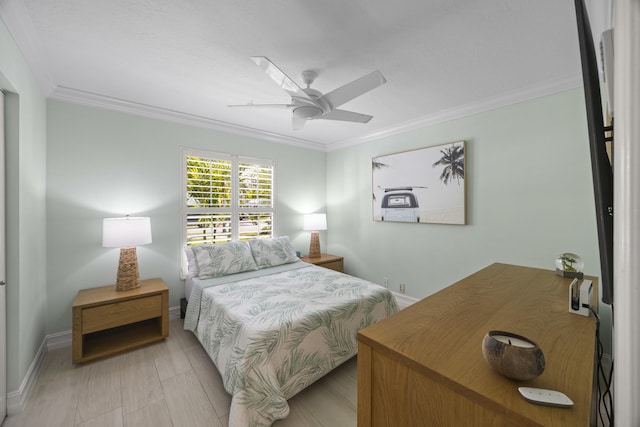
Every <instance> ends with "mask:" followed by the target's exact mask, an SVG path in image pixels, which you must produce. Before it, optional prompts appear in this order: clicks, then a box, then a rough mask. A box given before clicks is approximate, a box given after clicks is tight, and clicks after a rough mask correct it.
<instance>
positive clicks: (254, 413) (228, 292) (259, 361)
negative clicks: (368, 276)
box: [184, 238, 397, 427]
mask: <svg viewBox="0 0 640 427" xmlns="http://www.w3.org/2000/svg"><path fill="white" fill-rule="evenodd" d="M252 242H254V241H250V242H249V243H247V242H233V244H232V245H231V246H232V247H231V249H229V248H223V247H221V245H212V246H213V247H205V246H203V247H202V248H199V247H194V248H193V251H194V254H193V255H195V258H196V260H197V265H198V267H203V268H200V269H199V272H200V275H199V276H198V277H192V278H190V280H189V281H188V283H189V284H190V285H191V291H190V293H189V294H187V295H189V303H188V306H187V312H186V317H185V322H184V327H185V329H188V330H191V331H193V332H194V334H195V335H196V336H197V338H198V340H199V341H200V343H201V344H202V346H203V348H204V349H205V350H206V351H207V353H208V354H209V356H210V357H211V359H212V361H213V362H214V364H215V365H216V367H217V368H218V370H219V371H220V374H221V376H222V379H223V383H224V387H225V389H226V391H227V392H228V393H229V394H231V396H232V400H231V409H230V414H229V426H231V427H236V426H237V427H240V426H270V425H271V424H272V423H273V422H274V421H275V420H277V419H282V418H286V417H287V416H288V414H289V406H288V404H287V400H288V399H290V398H292V397H293V396H294V395H295V394H297V393H298V392H300V391H301V390H303V389H304V388H306V387H307V386H309V385H310V384H312V383H313V382H315V381H316V380H318V379H319V378H321V377H322V376H324V375H326V374H327V373H328V372H330V371H331V370H332V369H334V368H336V367H337V366H339V365H340V364H342V363H343V362H345V361H347V360H349V359H350V358H352V357H353V356H354V355H355V354H356V352H357V332H358V330H360V329H362V328H364V327H366V326H369V325H371V324H373V323H375V322H378V321H380V320H382V319H384V318H386V317H388V316H389V315H391V314H393V313H395V312H396V311H397V304H396V301H395V299H394V297H393V294H391V292H389V291H388V290H387V289H386V288H384V287H382V286H379V285H376V284H373V283H371V282H368V281H365V280H362V279H359V278H356V277H352V276H349V275H347V274H343V273H339V272H337V271H333V270H329V269H325V268H322V267H318V266H315V265H312V264H308V263H305V262H302V261H300V260H299V259H298V258H297V257H296V256H295V252H294V251H293V247H292V246H291V243H290V242H289V240H288V238H279V239H271V240H268V241H256V242H255V243H252ZM224 245H227V244H224ZM207 253H208V254H207ZM239 254H240V255H239ZM207 256H208V258H207ZM249 256H251V259H253V260H254V262H255V265H253V264H252V263H251V262H250V259H249ZM265 257H266V258H265ZM192 259H193V257H192ZM278 260H279V261H278ZM283 260H285V261H286V262H283ZM207 263H209V266H210V265H211V264H215V265H216V268H219V266H220V264H224V265H227V266H229V265H232V266H233V267H232V268H231V271H233V272H232V273H229V274H225V273H227V272H228V271H229V269H228V268H222V269H221V270H222V274H221V273H220V272H218V273H216V274H214V276H213V277H211V275H210V274H208V273H205V274H202V273H203V270H204V271H206V268H207ZM190 265H191V263H190Z"/></svg>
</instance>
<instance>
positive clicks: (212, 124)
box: [49, 86, 326, 151]
mask: <svg viewBox="0 0 640 427" xmlns="http://www.w3.org/2000/svg"><path fill="white" fill-rule="evenodd" d="M49 98H51V99H54V100H58V101H65V102H71V103H74V104H80V105H86V106H90V107H97V108H102V109H107V110H112V111H118V112H121V113H125V114H134V115H137V116H142V117H147V118H151V119H157V120H163V121H168V122H173V123H179V124H183V125H187V126H195V127H201V128H205V129H212V130H216V131H220V132H226V133H231V134H234V135H240V136H246V137H249V138H256V139H262V140H267V141H271V142H276V143H280V144H288V145H293V146H297V147H302V148H307V149H311V150H317V151H326V146H325V145H324V144H321V143H317V142H313V141H309V140H305V139H301V138H292V137H290V136H287V135H280V134H277V133H273V132H267V131H263V130H259V129H254V128H249V127H244V126H239V125H235V124H232V123H228V122H223V121H219V120H214V119H211V118H208V117H203V116H197V115H194V114H188V113H183V112H180V111H174V110H167V109H164V108H159V107H154V106H151V105H145V104H139V103H136V102H131V101H126V100H124V99H118V98H111V97H108V96H104V95H99V94H95V93H91V92H85V91H81V90H77V89H71V88H67V87H63V86H57V87H56V88H55V89H54V90H53V92H52V93H51V95H50V96H49Z"/></svg>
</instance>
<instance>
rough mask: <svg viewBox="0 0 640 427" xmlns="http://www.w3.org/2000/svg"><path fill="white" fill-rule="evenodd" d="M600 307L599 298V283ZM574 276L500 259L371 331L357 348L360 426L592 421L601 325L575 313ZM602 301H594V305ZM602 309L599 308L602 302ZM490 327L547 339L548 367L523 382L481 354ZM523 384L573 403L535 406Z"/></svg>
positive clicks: (580, 423) (542, 341)
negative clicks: (550, 391) (525, 396)
mask: <svg viewBox="0 0 640 427" xmlns="http://www.w3.org/2000/svg"><path fill="white" fill-rule="evenodd" d="M588 279H590V280H592V281H593V284H594V291H595V292H594V303H595V302H597V300H598V296H597V279H596V278H594V277H588ZM571 280H572V279H565V278H562V277H559V276H557V275H556V274H555V272H554V271H551V270H541V269H535V268H527V267H519V266H514V265H507V264H493V265H491V266H489V267H487V268H485V269H483V270H480V271H479V272H477V273H475V274H473V275H471V276H469V277H467V278H465V279H463V280H461V281H459V282H457V283H455V284H453V285H451V286H449V287H448V288H446V289H443V290H442V291H440V292H438V293H436V294H434V295H432V296H430V297H428V298H425V299H423V300H421V301H419V302H417V303H415V304H413V305H411V306H410V307H408V308H406V309H404V310H402V311H400V312H398V313H397V314H395V315H393V316H391V317H389V318H387V319H386V320H384V321H382V322H379V323H377V324H375V325H373V326H370V327H368V328H366V329H363V330H361V331H360V333H359V337H358V338H359V344H358V426H359V427H365V426H405V427H406V426H439V427H442V426H456V427H457V426H562V427H567V426H581V427H584V426H588V425H590V424H591V423H593V422H595V419H594V418H593V410H595V407H594V408H592V406H593V405H592V402H593V386H592V385H593V381H594V354H595V335H596V322H595V319H594V317H593V315H592V314H590V315H589V317H584V316H580V315H576V314H572V313H569V311H568V307H569V305H568V304H569V303H568V300H569V291H568V287H569V284H570V283H571ZM594 305H595V304H594ZM596 308H597V305H596ZM490 330H502V331H509V332H514V333H516V334H519V335H523V336H525V337H528V338H529V339H531V340H533V341H535V342H537V343H538V345H539V346H540V347H541V349H542V351H543V352H544V356H545V359H546V368H545V370H544V372H543V373H542V375H540V376H539V377H537V378H535V379H533V380H529V381H523V382H517V381H513V380H510V379H507V378H505V377H503V376H501V375H499V374H497V373H496V372H495V371H493V369H492V368H491V367H490V366H489V365H488V364H487V362H486V361H485V360H484V358H483V356H482V339H483V338H484V336H485V334H486V333H487V332H488V331H490ZM519 386H527V387H538V388H546V389H554V390H559V391H562V392H563V393H565V394H566V395H568V396H569V397H570V398H571V399H572V400H573V402H574V406H573V407H571V408H555V407H549V406H540V405H534V404H532V403H529V402H527V401H525V400H524V399H523V398H522V397H521V396H520V394H519V392H518V387H519Z"/></svg>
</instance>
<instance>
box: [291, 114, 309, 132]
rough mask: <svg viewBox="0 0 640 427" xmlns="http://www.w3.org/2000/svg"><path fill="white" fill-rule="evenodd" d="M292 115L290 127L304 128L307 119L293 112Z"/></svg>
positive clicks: (295, 128) (294, 128)
mask: <svg viewBox="0 0 640 427" xmlns="http://www.w3.org/2000/svg"><path fill="white" fill-rule="evenodd" d="M292 117H293V118H292V119H291V127H292V128H293V130H300V129H302V128H304V125H305V123H306V122H307V119H304V118H302V117H299V116H297V115H296V114H293V116H292Z"/></svg>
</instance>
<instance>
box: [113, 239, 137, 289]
mask: <svg viewBox="0 0 640 427" xmlns="http://www.w3.org/2000/svg"><path fill="white" fill-rule="evenodd" d="M139 287H140V274H139V273H138V256H137V254H136V247H135V246H133V247H130V248H120V263H119V264H118V280H117V281H116V291H129V290H131V289H136V288H139Z"/></svg>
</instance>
